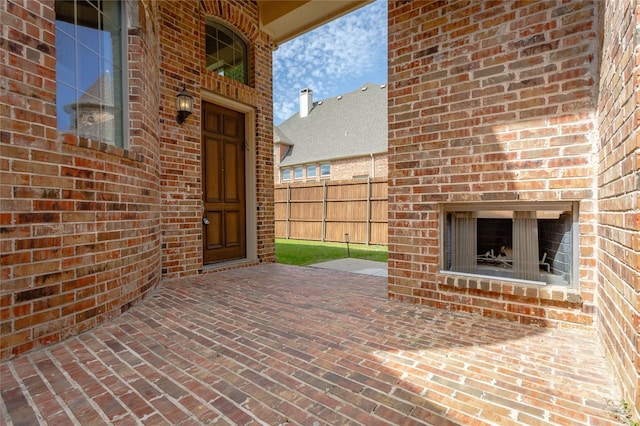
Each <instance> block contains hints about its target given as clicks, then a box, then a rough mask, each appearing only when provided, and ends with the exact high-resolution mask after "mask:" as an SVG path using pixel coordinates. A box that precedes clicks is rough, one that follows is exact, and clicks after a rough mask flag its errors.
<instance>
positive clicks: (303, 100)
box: [300, 88, 313, 118]
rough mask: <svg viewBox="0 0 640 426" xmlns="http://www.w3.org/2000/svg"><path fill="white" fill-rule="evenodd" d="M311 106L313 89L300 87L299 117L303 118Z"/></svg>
mask: <svg viewBox="0 0 640 426" xmlns="http://www.w3.org/2000/svg"><path fill="white" fill-rule="evenodd" d="M311 108H313V91H312V90H311V89H308V88H307V89H302V90H301V91H300V117H302V118H304V117H306V116H307V115H309V113H310V112H311Z"/></svg>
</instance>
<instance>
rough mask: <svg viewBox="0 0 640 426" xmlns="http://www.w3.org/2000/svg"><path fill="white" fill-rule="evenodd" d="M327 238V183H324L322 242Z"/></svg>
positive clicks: (324, 181)
mask: <svg viewBox="0 0 640 426" xmlns="http://www.w3.org/2000/svg"><path fill="white" fill-rule="evenodd" d="M326 238H327V181H326V180H323V181H322V241H323V242H324V241H325V240H326Z"/></svg>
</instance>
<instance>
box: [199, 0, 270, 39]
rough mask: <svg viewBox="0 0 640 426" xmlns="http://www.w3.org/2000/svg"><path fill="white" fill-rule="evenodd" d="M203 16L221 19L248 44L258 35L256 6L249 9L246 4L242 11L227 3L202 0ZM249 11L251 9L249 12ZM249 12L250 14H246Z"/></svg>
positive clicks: (218, 0) (248, 4)
mask: <svg viewBox="0 0 640 426" xmlns="http://www.w3.org/2000/svg"><path fill="white" fill-rule="evenodd" d="M200 4H201V7H202V9H203V10H204V14H205V16H212V17H213V16H215V17H216V18H219V19H222V20H223V21H224V22H225V24H227V25H230V26H233V27H234V29H235V30H237V31H238V32H239V33H240V34H242V35H244V36H245V37H246V38H247V39H248V40H249V42H251V43H253V42H255V41H256V39H258V37H259V35H260V29H259V28H258V25H257V22H258V5H257V4H254V5H252V6H253V7H251V4H250V3H247V5H246V6H247V7H244V8H242V9H240V8H237V7H235V6H233V4H231V3H230V2H228V1H220V0H202V1H201V2H200ZM249 9H251V10H250V11H249ZM248 12H250V14H249V13H248Z"/></svg>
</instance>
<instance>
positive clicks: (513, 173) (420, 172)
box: [389, 1, 598, 327]
mask: <svg viewBox="0 0 640 426" xmlns="http://www.w3.org/2000/svg"><path fill="white" fill-rule="evenodd" d="M595 16H596V3H595V2H570V3H565V2H561V1H557V2H553V1H551V2H502V1H493V2H490V1H484V2H468V1H451V2H445V3H442V2H429V3H425V2H404V1H391V2H389V79H390V84H389V179H390V186H389V276H390V278H389V296H390V298H392V299H397V300H405V301H410V302H414V303H424V304H428V305H432V306H438V307H442V308H447V309H453V310H465V311H469V312H475V313H479V314H482V315H485V316H491V317H498V318H507V319H511V320H514V321H519V322H522V323H536V324H540V325H543V326H551V327H553V326H558V325H560V324H564V325H565V326H567V325H571V326H579V325H580V326H582V325H589V324H592V322H593V314H594V311H595V308H594V303H595V301H594V297H595V286H596V269H595V262H596V258H595V242H596V238H595V237H596V229H595V225H594V223H595V220H596V214H595V207H596V206H595V191H594V185H595V179H594V176H595V174H594V171H595V169H594V165H595V162H594V157H593V153H594V151H595V146H596V142H597V141H596V140H595V139H596V138H595V137H594V135H595V130H596V129H595V124H594V114H595V99H596V94H597V86H596V83H595V82H596V81H597V62H598V56H597V50H598V43H597V37H596V21H595ZM559 200H564V201H566V200H571V201H578V202H579V209H580V225H579V226H580V237H579V239H580V240H579V250H580V260H579V266H580V290H579V291H571V290H568V289H562V288H552V287H550V286H547V287H535V286H525V285H518V284H514V283H513V282H509V281H500V280H499V279H487V280H484V279H483V280H480V279H478V280H476V279H465V278H460V277H456V276H450V275H447V274H444V273H441V272H440V261H441V259H440V250H441V246H440V244H441V242H440V237H439V236H440V225H439V223H440V214H439V208H440V205H441V204H442V203H448V202H467V201H469V202H514V201H559Z"/></svg>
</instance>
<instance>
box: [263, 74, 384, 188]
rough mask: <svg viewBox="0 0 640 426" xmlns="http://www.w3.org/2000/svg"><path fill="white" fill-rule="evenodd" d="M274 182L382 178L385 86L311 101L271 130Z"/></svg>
mask: <svg viewBox="0 0 640 426" xmlns="http://www.w3.org/2000/svg"><path fill="white" fill-rule="evenodd" d="M274 144H275V162H274V164H275V168H276V171H275V180H276V184H279V183H290V182H309V181H317V180H323V179H325V180H350V179H358V178H368V177H371V178H375V177H386V176H387V85H386V84H372V83H367V84H365V85H364V86H362V87H361V88H360V89H358V90H355V91H353V92H350V93H346V94H344V95H341V96H336V97H333V98H329V99H325V100H322V101H317V102H314V101H313V93H312V91H311V89H303V90H301V91H300V112H299V113H297V114H295V115H293V116H291V117H290V118H289V119H287V120H286V121H284V122H283V123H282V124H280V125H279V126H276V127H275V128H274Z"/></svg>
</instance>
